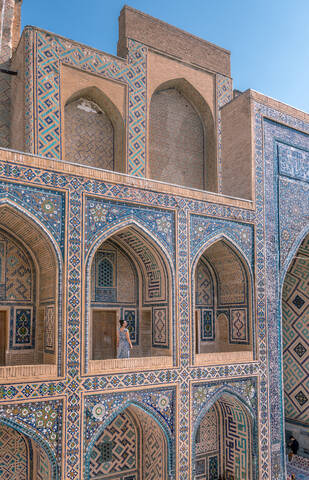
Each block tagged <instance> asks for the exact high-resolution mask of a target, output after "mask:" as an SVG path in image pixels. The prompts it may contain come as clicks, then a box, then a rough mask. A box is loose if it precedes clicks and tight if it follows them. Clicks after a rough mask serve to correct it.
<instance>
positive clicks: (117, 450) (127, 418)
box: [90, 412, 139, 478]
mask: <svg viewBox="0 0 309 480" xmlns="http://www.w3.org/2000/svg"><path fill="white" fill-rule="evenodd" d="M106 442H109V443H111V445H112V447H111V454H110V458H104V456H103V452H104V444H105V443H106ZM138 447H139V438H138V435H137V427H136V425H135V424H134V420H133V419H132V418H131V415H129V414H128V413H127V412H123V413H120V414H119V415H118V416H117V417H116V418H115V419H114V420H113V421H112V423H110V425H108V427H107V428H106V429H105V430H104V431H103V433H102V435H101V436H100V437H99V438H98V439H97V441H96V443H95V445H94V447H93V450H92V452H91V456H90V478H96V477H98V476H100V478H101V476H104V478H105V475H108V474H112V473H116V472H124V471H126V473H129V472H131V471H132V470H133V472H132V473H134V470H135V469H136V468H138V465H137V455H138ZM121 478H122V477H121Z"/></svg>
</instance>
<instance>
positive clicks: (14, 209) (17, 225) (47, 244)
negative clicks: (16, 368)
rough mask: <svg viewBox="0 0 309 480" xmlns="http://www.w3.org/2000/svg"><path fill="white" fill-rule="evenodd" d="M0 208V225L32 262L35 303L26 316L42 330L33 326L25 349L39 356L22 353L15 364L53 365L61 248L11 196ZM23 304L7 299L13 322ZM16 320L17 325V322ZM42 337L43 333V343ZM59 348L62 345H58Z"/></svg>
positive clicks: (58, 339)
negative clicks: (21, 247)
mask: <svg viewBox="0 0 309 480" xmlns="http://www.w3.org/2000/svg"><path fill="white" fill-rule="evenodd" d="M0 211H1V223H0V227H1V228H2V229H3V231H4V232H6V235H8V236H11V237H12V238H14V239H15V241H18V242H20V243H21V244H22V245H23V248H25V249H26V250H27V252H28V253H29V255H30V258H31V259H32V261H33V264H34V265H35V277H36V278H35V281H36V288H34V294H33V296H34V304H33V310H32V312H30V311H29V312H28V313H27V315H28V317H29V319H30V318H32V321H33V325H34V323H36V324H37V326H38V325H40V327H39V328H40V329H41V330H42V331H41V333H40V335H37V334H36V333H35V330H34V327H33V337H32V340H33V341H32V340H31V341H32V346H30V345H29V346H27V348H28V349H29V350H28V352H30V349H31V348H32V349H34V350H33V351H34V352H35V354H36V355H37V357H38V358H40V360H39V361H37V360H35V361H34V360H33V361H32V360H31V358H30V356H29V355H28V354H27V358H26V357H25V358H24V359H23V362H18V364H20V363H22V364H24V365H27V364H28V365H35V364H36V363H40V364H50V365H56V364H57V350H58V344H59V343H60V342H61V330H62V328H61V312H62V305H61V287H60V286H59V279H60V278H61V275H62V268H63V265H62V256H61V252H60V250H59V247H58V245H57V244H56V242H55V240H54V239H53V237H52V236H51V234H50V233H49V232H48V231H47V230H46V229H45V228H44V226H43V225H42V224H41V223H40V222H39V220H38V219H35V218H33V216H32V215H31V214H30V213H29V212H27V211H26V210H25V209H24V208H21V207H20V206H18V205H16V204H14V203H13V202H11V201H10V200H7V199H2V201H1V203H0ZM2 304H3V302H2ZM25 306H26V305H23V304H22V303H21V301H19V302H18V304H16V305H15V306H14V305H13V303H12V302H10V306H9V307H10V308H11V309H12V308H14V312H11V314H10V315H11V319H12V318H13V323H14V322H15V320H16V319H15V316H14V315H15V313H16V315H17V313H18V312H17V307H21V308H22V309H24V310H25ZM8 311H9V310H8ZM13 313H14V315H13ZM28 317H27V318H28ZM29 321H30V320H29ZM15 324H16V325H17V323H14V325H15ZM44 324H45V327H44ZM58 324H59V325H58ZM43 330H44V331H43ZM43 337H45V339H44V343H43ZM48 342H49V343H48ZM21 347H22V345H21V346H20V347H18V348H19V350H20V349H21ZM60 352H61V348H59V353H60ZM14 355H15V354H14ZM15 360H16V359H15ZM15 360H14V359H13V360H12V362H13V363H11V365H14V364H15V363H14V362H15ZM55 368H56V367H55ZM60 368H61V362H59V363H58V371H60ZM20 374H22V373H20ZM35 374H36V372H35V370H33V375H35ZM54 374H55V373H54Z"/></svg>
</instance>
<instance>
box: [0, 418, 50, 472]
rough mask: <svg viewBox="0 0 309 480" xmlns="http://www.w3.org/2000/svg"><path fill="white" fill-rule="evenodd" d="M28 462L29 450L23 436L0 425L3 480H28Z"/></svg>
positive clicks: (0, 467)
mask: <svg viewBox="0 0 309 480" xmlns="http://www.w3.org/2000/svg"><path fill="white" fill-rule="evenodd" d="M28 462H29V460H28V448H27V445H26V442H25V440H24V438H23V436H22V435H21V434H20V433H18V432H17V431H16V430H14V429H13V428H10V427H7V426H5V425H0V478H1V480H28V478H29V477H28V475H29V464H28ZM44 480H45V479H44Z"/></svg>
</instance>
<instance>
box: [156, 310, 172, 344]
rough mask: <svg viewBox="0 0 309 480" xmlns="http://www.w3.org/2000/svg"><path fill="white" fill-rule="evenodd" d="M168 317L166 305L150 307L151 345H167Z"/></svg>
mask: <svg viewBox="0 0 309 480" xmlns="http://www.w3.org/2000/svg"><path fill="white" fill-rule="evenodd" d="M168 329H169V319H168V308H167V307H154V308H153V309H152V346H153V347H161V348H162V347H163V348H164V347H165V348H168V347H169V334H168Z"/></svg>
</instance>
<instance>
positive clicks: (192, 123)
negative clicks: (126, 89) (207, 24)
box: [148, 78, 217, 191]
mask: <svg viewBox="0 0 309 480" xmlns="http://www.w3.org/2000/svg"><path fill="white" fill-rule="evenodd" d="M149 119H150V124H149V125H150V126H149V162H148V163H149V164H148V176H149V177H150V178H153V179H155V180H161V181H164V182H168V183H174V184H177V185H182V186H185V187H193V188H198V189H202V190H209V191H217V159H216V133H215V128H214V120H213V116H212V112H211V110H210V107H209V105H208V103H207V102H206V101H205V99H204V98H203V97H202V96H201V94H200V93H199V92H198V91H197V90H196V89H195V88H194V87H193V86H192V85H191V84H190V83H189V82H188V81H187V80H185V79H183V78H180V79H175V80H171V81H168V82H166V83H164V84H162V85H160V86H159V87H158V88H157V89H156V91H155V92H154V93H153V96H152V98H151V102H150V112H149Z"/></svg>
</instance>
